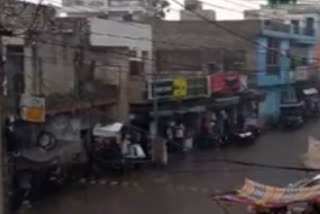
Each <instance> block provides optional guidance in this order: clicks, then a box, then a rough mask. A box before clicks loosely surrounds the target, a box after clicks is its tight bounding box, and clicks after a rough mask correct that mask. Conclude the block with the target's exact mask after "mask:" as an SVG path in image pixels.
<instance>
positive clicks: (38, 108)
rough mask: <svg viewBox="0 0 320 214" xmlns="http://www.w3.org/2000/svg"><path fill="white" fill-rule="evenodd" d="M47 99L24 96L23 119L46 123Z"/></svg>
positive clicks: (22, 100)
mask: <svg viewBox="0 0 320 214" xmlns="http://www.w3.org/2000/svg"><path fill="white" fill-rule="evenodd" d="M45 108H46V107H45V98H44V97H36V96H32V95H25V94H24V95H22V96H21V100H20V109H21V118H22V119H23V120H25V121H29V122H35V123H42V122H45V117H46V110H45Z"/></svg>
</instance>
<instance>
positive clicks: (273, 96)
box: [259, 89, 281, 121]
mask: <svg viewBox="0 0 320 214" xmlns="http://www.w3.org/2000/svg"><path fill="white" fill-rule="evenodd" d="M261 91H262V92H264V93H265V94H266V97H265V100H264V101H263V102H261V103H260V104H259V117H261V118H264V119H266V120H272V121H275V120H276V119H277V118H278V117H279V115H280V100H281V90H280V89H264V90H261Z"/></svg>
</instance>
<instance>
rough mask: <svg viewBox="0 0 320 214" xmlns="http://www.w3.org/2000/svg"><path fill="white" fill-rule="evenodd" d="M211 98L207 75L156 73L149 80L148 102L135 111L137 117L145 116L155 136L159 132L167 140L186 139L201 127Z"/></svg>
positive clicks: (149, 130)
mask: <svg viewBox="0 0 320 214" xmlns="http://www.w3.org/2000/svg"><path fill="white" fill-rule="evenodd" d="M207 98H208V79H207V76H206V75H178V76H175V77H172V76H171V77H170V76H168V75H167V76H161V77H160V76H159V77H157V76H154V77H153V80H151V81H149V82H148V83H147V104H146V105H144V106H143V107H142V108H143V109H142V108H140V112H137V111H135V114H136V115H137V116H136V118H138V117H140V116H139V115H144V116H145V123H147V124H148V127H149V128H148V132H149V133H150V135H151V136H154V135H155V134H157V135H160V136H161V137H162V138H165V139H167V141H175V142H181V141H185V140H187V139H190V138H191V139H192V138H193V136H195V135H196V134H197V132H198V130H199V129H200V124H201V123H200V121H201V119H200V118H201V115H202V114H204V112H205V111H206V105H205V104H206V103H205V100H206V99H207ZM133 122H135V121H133Z"/></svg>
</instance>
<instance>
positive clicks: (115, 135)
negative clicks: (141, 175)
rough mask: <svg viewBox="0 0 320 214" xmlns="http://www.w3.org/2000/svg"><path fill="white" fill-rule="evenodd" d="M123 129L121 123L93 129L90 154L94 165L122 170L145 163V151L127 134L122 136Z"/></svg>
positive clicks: (98, 126)
mask: <svg viewBox="0 0 320 214" xmlns="http://www.w3.org/2000/svg"><path fill="white" fill-rule="evenodd" d="M123 128H124V125H123V124H122V123H114V124H111V125H107V126H101V125H97V126H96V127H95V128H94V129H93V141H92V143H91V144H92V145H91V146H90V147H91V152H90V153H91V157H92V162H93V163H94V164H95V165H98V166H99V167H100V168H102V169H105V168H107V169H108V168H109V169H110V168H111V169H123V168H127V167H128V166H136V165H138V164H141V163H143V162H144V161H145V159H146V154H145V151H144V150H143V149H142V147H141V145H139V144H137V143H135V142H133V140H132V139H131V137H130V136H129V135H128V134H125V135H124V136H123V133H122V132H121V131H122V129H123Z"/></svg>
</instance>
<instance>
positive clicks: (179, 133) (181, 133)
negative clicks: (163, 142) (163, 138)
mask: <svg viewBox="0 0 320 214" xmlns="http://www.w3.org/2000/svg"><path fill="white" fill-rule="evenodd" d="M184 138H185V126H184V125H183V123H182V122H180V123H179V124H178V125H177V126H176V128H175V141H176V143H177V145H178V146H179V147H180V149H183V142H184Z"/></svg>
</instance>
